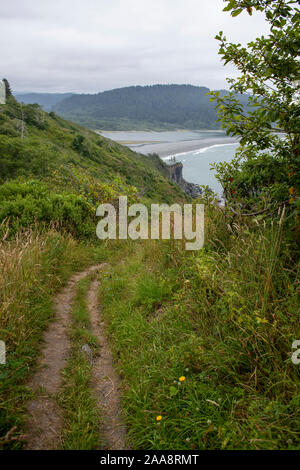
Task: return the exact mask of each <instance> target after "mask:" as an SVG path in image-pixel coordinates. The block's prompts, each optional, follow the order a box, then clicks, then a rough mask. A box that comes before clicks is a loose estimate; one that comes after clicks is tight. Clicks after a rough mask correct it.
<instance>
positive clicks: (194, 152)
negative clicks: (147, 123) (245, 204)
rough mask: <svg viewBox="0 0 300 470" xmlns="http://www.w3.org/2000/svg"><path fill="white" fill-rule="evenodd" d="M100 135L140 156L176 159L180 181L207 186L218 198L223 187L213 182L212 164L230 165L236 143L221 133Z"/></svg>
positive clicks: (104, 132)
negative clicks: (180, 176)
mask: <svg viewBox="0 0 300 470" xmlns="http://www.w3.org/2000/svg"><path fill="white" fill-rule="evenodd" d="M100 133H101V135H103V136H105V137H108V138H110V139H112V140H115V141H117V142H120V143H122V144H124V145H127V146H128V147H129V148H131V149H132V150H134V151H136V152H139V153H143V154H145V155H147V154H149V153H157V154H158V155H159V156H160V157H161V158H162V160H164V161H165V162H166V163H170V162H171V158H173V157H175V159H176V161H178V162H182V163H183V177H184V179H185V180H186V181H189V182H191V183H197V184H200V185H208V186H210V188H211V189H212V190H213V191H215V192H216V193H217V194H218V195H219V196H222V187H221V185H220V183H219V182H218V181H217V179H216V178H215V172H214V170H212V169H211V164H212V163H216V162H230V161H231V160H232V158H233V157H234V155H235V152H236V149H237V147H238V142H237V141H236V139H234V138H232V137H227V136H226V134H225V132H224V131H219V130H201V131H200V130H199V131H194V130H193V131H189V130H184V131H168V132H146V131H144V132H142V131H130V132H125V131H103V132H102V131H101V132H100Z"/></svg>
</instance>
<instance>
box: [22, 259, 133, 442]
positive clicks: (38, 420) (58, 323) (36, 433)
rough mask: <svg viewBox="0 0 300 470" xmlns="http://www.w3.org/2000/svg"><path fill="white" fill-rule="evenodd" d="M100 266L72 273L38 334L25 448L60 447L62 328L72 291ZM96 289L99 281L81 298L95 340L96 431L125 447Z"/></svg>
mask: <svg viewBox="0 0 300 470" xmlns="http://www.w3.org/2000/svg"><path fill="white" fill-rule="evenodd" d="M104 266H105V264H100V265H96V266H91V267H89V268H88V269H86V270H85V271H82V272H80V273H76V274H75V275H73V276H72V277H71V279H70V280H69V282H68V284H67V286H66V287H65V288H64V289H63V290H62V291H61V292H60V293H59V294H58V295H57V296H56V298H55V301H54V307H55V318H54V321H53V322H52V323H51V324H50V325H49V327H48V329H47V331H46V332H45V334H44V347H43V350H42V353H41V357H40V359H39V361H38V365H37V371H36V372H35V374H34V375H33V377H32V378H31V379H30V381H29V383H28V386H29V388H30V389H31V390H32V391H33V393H34V398H33V399H32V400H31V401H29V403H28V405H27V411H28V418H27V422H26V447H25V448H26V449H35V450H48V449H58V448H62V447H63V438H62V436H63V428H64V419H63V412H62V410H61V408H60V406H59V405H58V400H57V398H58V394H59V392H60V391H61V387H62V371H63V369H64V368H65V367H66V364H67V361H68V359H69V356H70V351H71V347H72V344H71V341H70V338H69V335H68V330H69V328H70V327H71V324H72V318H71V311H72V307H73V300H74V294H75V287H76V285H77V283H78V282H79V281H80V280H81V279H83V278H85V277H86V276H88V275H89V274H91V273H92V272H95V271H98V270H101V269H102V268H103V267H104ZM98 285H99V282H98V281H97V280H96V279H94V280H93V281H92V283H91V286H90V289H89V291H88V296H87V304H88V305H87V307H88V312H89V314H90V321H91V325H92V330H93V334H94V335H95V336H97V338H98V340H99V342H100V348H101V350H100V356H99V357H97V358H96V359H95V360H94V361H93V368H92V375H93V381H92V382H93V383H92V384H91V387H92V393H94V394H95V400H96V401H97V404H98V405H99V408H100V410H101V411H100V412H101V422H103V429H101V430H100V429H99V433H101V435H102V436H103V439H104V440H105V443H107V448H109V449H125V448H126V447H125V428H124V426H123V425H122V422H121V417H120V416H121V409H120V400H119V385H120V381H119V378H118V376H117V374H116V372H115V371H114V369H113V364H112V358H111V353H110V349H109V346H108V343H107V340H106V338H105V335H104V332H103V327H104V324H103V323H101V320H100V318H99V305H98V300H97V290H98Z"/></svg>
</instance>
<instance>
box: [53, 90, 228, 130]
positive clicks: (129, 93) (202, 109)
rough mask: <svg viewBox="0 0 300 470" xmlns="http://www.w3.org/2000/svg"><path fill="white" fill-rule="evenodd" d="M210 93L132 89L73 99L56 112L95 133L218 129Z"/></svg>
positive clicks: (203, 91) (62, 104)
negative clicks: (132, 130)
mask: <svg viewBox="0 0 300 470" xmlns="http://www.w3.org/2000/svg"><path fill="white" fill-rule="evenodd" d="M209 91H210V90H209V89H208V88H206V87H198V86H192V85H153V86H130V87H126V88H118V89H115V90H110V91H104V92H102V93H98V94H95V95H90V94H81V95H73V96H71V97H69V98H67V99H64V100H62V101H60V102H59V103H57V104H56V105H55V106H54V108H53V109H54V111H55V112H56V113H57V114H59V115H61V116H62V117H64V118H67V119H71V120H72V121H75V122H78V123H79V124H82V125H84V126H87V127H91V128H94V129H110V130H131V129H153V130H155V129H157V130H161V129H172V128H188V129H203V128H206V129H207V128H208V129H215V128H218V127H219V126H218V123H217V122H216V119H217V113H216V110H215V104H213V103H211V102H210V101H209V96H207V93H208V92H209ZM221 93H222V91H221Z"/></svg>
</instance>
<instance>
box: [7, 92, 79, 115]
mask: <svg viewBox="0 0 300 470" xmlns="http://www.w3.org/2000/svg"><path fill="white" fill-rule="evenodd" d="M72 95H73V93H17V94H16V95H15V97H16V98H17V100H18V101H19V102H22V103H25V104H34V103H38V104H39V105H40V106H42V108H43V109H44V111H51V110H52V108H53V106H54V105H56V104H57V103H59V102H60V101H62V100H64V99H66V98H69V97H70V96H72Z"/></svg>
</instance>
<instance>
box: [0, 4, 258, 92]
mask: <svg viewBox="0 0 300 470" xmlns="http://www.w3.org/2000/svg"><path fill="white" fill-rule="evenodd" d="M223 7H224V2H223V1H222V0H210V1H209V2H207V1H206V0H185V1H182V0H85V1H84V2H82V1H79V0H45V1H43V2H41V1H38V0H13V1H11V2H5V4H3V5H1V18H0V56H1V64H2V67H1V76H2V77H6V78H8V80H9V81H10V83H11V85H12V88H13V89H14V90H16V91H52V92H54V91H61V92H63V91H73V92H86V93H94V92H98V91H102V90H108V89H111V88H116V87H123V86H128V85H136V84H141V85H146V84H154V83H191V84H194V85H205V86H208V87H210V88H224V87H225V86H226V80H225V78H226V77H227V76H233V75H235V74H236V72H235V70H234V69H233V68H232V67H231V66H226V67H224V66H223V64H222V63H221V60H220V57H219V56H218V44H217V41H216V40H215V39H214V37H215V35H216V33H217V32H219V31H220V30H223V31H224V32H225V33H226V36H227V37H228V39H231V40H233V41H235V42H241V43H246V42H247V41H250V40H251V39H253V38H254V37H256V36H257V35H260V34H265V33H266V32H267V27H266V24H265V23H264V20H263V18H262V16H261V15H259V14H255V15H253V16H252V17H249V16H248V15H246V14H242V15H240V16H239V17H238V18H231V17H230V15H229V14H228V13H224V12H222V8H223Z"/></svg>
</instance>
